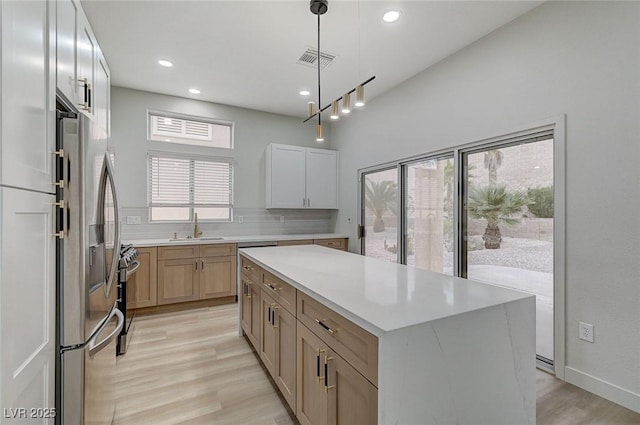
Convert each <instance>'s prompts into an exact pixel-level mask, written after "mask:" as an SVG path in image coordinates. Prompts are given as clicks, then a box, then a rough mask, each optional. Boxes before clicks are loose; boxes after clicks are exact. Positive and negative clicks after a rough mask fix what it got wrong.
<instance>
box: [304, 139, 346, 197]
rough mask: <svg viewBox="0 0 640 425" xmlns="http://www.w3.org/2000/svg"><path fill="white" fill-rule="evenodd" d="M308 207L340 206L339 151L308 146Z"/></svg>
mask: <svg viewBox="0 0 640 425" xmlns="http://www.w3.org/2000/svg"><path fill="white" fill-rule="evenodd" d="M306 163H307V175H306V177H307V178H306V182H307V208H325V209H335V208H338V152H336V151H330V150H327V149H311V148H307V157H306Z"/></svg>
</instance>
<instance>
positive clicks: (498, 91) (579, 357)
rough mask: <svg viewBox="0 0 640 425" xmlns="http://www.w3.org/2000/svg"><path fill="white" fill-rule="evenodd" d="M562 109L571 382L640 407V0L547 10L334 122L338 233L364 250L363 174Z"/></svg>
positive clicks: (564, 4)
mask: <svg viewBox="0 0 640 425" xmlns="http://www.w3.org/2000/svg"><path fill="white" fill-rule="evenodd" d="M398 24H399V25H401V24H402V23H401V22H399V23H398ZM373 84H375V82H374V83H373ZM560 114H566V211H567V220H566V247H567V249H566V335H567V338H566V366H567V367H566V369H565V371H566V378H567V379H568V380H570V381H572V382H575V383H577V384H578V385H580V386H583V387H585V388H587V389H589V390H591V391H593V392H597V393H600V394H601V395H604V396H606V397H608V398H610V399H613V400H614V401H617V402H618V403H621V404H624V405H626V406H627V407H631V408H634V409H635V410H638V411H640V260H639V258H640V255H639V250H640V224H639V223H640V215H639V211H640V190H639V189H638V185H639V183H640V171H639V170H640V165H639V164H640V138H639V136H640V3H638V2H620V3H618V2H548V3H545V4H543V5H542V6H540V7H538V8H536V9H534V10H533V11H531V12H530V13H528V14H526V15H524V16H523V17H521V18H519V19H517V20H516V21H514V22H512V23H510V24H508V25H507V26H505V27H503V28H501V29H499V30H497V31H495V32H494V33H492V34H490V35H488V36H487V37H485V38H483V39H482V40H480V41H478V42H477V43H475V44H473V45H471V46H469V47H467V48H466V49H464V50H462V51H460V52H458V53H457V54H455V55H452V56H451V57H449V58H447V59H446V60H444V61H442V62H440V63H439V64H437V65H435V66H433V67H431V68H430V69H427V70H426V71H424V72H422V73H421V74H419V75H417V76H415V77H414V78H412V79H410V80H408V81H407V82H405V83H404V84H402V85H400V86H399V87H397V88H395V89H393V90H392V91H390V92H388V93H386V94H385V95H382V96H379V97H378V98H376V99H374V100H373V101H371V102H369V104H368V105H367V107H366V109H365V110H363V111H357V112H355V113H353V114H351V115H352V116H351V117H349V119H348V120H344V121H340V122H338V123H337V124H334V125H333V128H332V133H333V137H332V138H331V140H332V147H334V148H337V149H338V150H339V151H340V173H341V191H340V205H341V206H342V209H341V210H340V212H339V214H338V216H337V223H336V229H335V230H336V231H337V232H346V233H349V234H350V236H351V237H350V241H351V242H350V250H352V251H356V250H357V248H356V237H355V236H356V225H355V222H356V221H357V220H356V218H357V211H356V196H357V181H356V180H357V170H358V169H360V168H364V167H368V166H372V165H375V164H379V163H383V162H387V161H391V160H395V159H399V158H403V157H408V156H412V155H417V154H422V153H428V152H431V151H435V150H440V149H444V148H447V147H452V146H457V145H461V144H464V143H468V142H473V141H478V140H481V139H484V138H488V137H493V136H499V135H500V134H501V132H502V131H504V130H509V129H514V128H519V127H526V125H527V124H528V123H532V122H535V121H537V120H541V119H545V118H548V117H553V116H557V115H560ZM348 217H353V219H354V223H353V224H348V223H347V219H348ZM579 321H585V322H588V323H592V324H594V326H595V330H594V335H595V343H594V344H590V343H587V342H584V341H580V340H579V339H578V337H577V336H578V322H579Z"/></svg>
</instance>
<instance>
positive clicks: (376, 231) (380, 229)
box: [360, 167, 399, 263]
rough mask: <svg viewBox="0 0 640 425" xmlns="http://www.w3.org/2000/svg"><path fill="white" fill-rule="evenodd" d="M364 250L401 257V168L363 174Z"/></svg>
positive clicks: (392, 258) (395, 258)
mask: <svg viewBox="0 0 640 425" xmlns="http://www.w3.org/2000/svg"><path fill="white" fill-rule="evenodd" d="M360 184H361V187H360V192H361V200H360V202H361V205H362V207H361V219H360V223H361V229H362V230H361V236H362V254H363V255H367V256H369V257H374V258H382V259H385V260H388V261H391V262H394V263H395V262H397V261H398V226H399V223H398V200H399V195H398V169H397V167H393V168H386V169H380V170H374V171H369V172H365V173H363V174H362V175H361V178H360Z"/></svg>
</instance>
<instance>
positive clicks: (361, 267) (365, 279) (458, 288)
mask: <svg viewBox="0 0 640 425" xmlns="http://www.w3.org/2000/svg"><path fill="white" fill-rule="evenodd" d="M240 254H241V255H245V256H246V257H247V258H249V259H251V260H252V261H254V262H256V263H257V264H259V265H260V266H262V267H263V268H265V269H266V270H268V271H269V272H271V273H273V274H274V275H276V276H278V277H280V278H281V279H283V280H284V281H286V282H287V283H289V284H291V285H293V286H294V287H296V288H297V289H299V290H301V291H302V292H304V293H306V294H307V295H309V296H311V297H312V298H314V299H316V300H317V301H319V302H321V303H323V304H325V305H326V306H328V307H329V308H331V309H332V310H334V311H336V312H338V313H340V314H341V315H343V316H344V317H346V318H347V319H349V320H351V321H353V322H354V323H356V324H358V325H359V326H361V327H363V328H364V329H366V330H368V331H369V332H371V333H373V334H374V335H377V336H381V335H382V334H383V333H385V332H389V331H393V330H397V329H401V328H405V327H409V326H414V325H418V324H422V323H426V322H431V321H434V320H438V319H443V318H446V317H450V316H455V315H458V314H463V313H466V312H470V311H474V310H479V309H483V308H487V307H490V306H495V305H498V304H504V303H508V302H511V301H516V300H520V299H524V298H528V297H534V296H533V295H530V294H526V293H524V292H519V291H514V290H511V289H507V288H502V287H498V286H493V285H487V284H484V283H480V282H475V281H471V280H468V279H462V278H457V277H452V276H446V275H443V274H440V273H433V272H429V271H425V270H420V269H416V268H414V267H407V266H404V265H401V264H395V263H390V262H387V261H384V260H379V259H375V258H369V257H364V256H361V255H357V254H352V253H348V252H344V251H338V250H335V249H331V248H325V247H322V246H317V245H303V246H290V247H289V246H280V247H264V248H243V249H241V250H240Z"/></svg>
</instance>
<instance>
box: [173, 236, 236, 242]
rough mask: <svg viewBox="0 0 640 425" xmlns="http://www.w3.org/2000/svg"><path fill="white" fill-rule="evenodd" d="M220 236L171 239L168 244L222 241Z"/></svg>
mask: <svg viewBox="0 0 640 425" xmlns="http://www.w3.org/2000/svg"><path fill="white" fill-rule="evenodd" d="M222 240H224V238H223V237H222V236H201V237H199V238H171V239H169V242H189V241H194V242H195V241H222Z"/></svg>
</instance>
